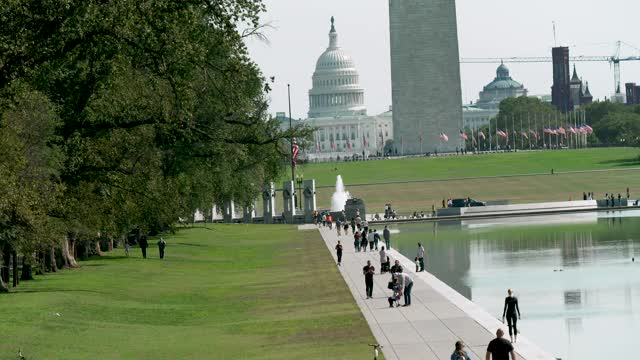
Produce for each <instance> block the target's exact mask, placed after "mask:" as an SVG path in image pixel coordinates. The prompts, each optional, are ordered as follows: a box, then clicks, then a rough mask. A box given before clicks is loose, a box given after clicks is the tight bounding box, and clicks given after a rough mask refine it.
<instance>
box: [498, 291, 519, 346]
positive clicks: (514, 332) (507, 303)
mask: <svg viewBox="0 0 640 360" xmlns="http://www.w3.org/2000/svg"><path fill="white" fill-rule="evenodd" d="M507 294H508V295H509V296H507V297H506V298H505V299H504V310H503V311H502V323H503V324H504V318H505V316H506V317H507V325H508V326H509V337H510V338H511V342H514V343H515V342H516V341H517V340H518V326H517V323H518V319H520V307H519V306H518V298H517V297H515V296H513V290H511V289H509V290H507ZM516 311H517V315H518V316H517V317H516Z"/></svg>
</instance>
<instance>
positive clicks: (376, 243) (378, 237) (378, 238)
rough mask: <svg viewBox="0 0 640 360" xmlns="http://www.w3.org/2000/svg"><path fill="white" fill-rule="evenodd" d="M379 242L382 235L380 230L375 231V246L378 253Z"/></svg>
mask: <svg viewBox="0 0 640 360" xmlns="http://www.w3.org/2000/svg"><path fill="white" fill-rule="evenodd" d="M378 242H380V234H379V233H378V230H376V229H373V244H374V245H375V248H376V251H378Z"/></svg>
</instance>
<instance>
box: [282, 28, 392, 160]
mask: <svg viewBox="0 0 640 360" xmlns="http://www.w3.org/2000/svg"><path fill="white" fill-rule="evenodd" d="M278 114H279V115H280V120H281V126H282V127H283V128H284V129H286V128H288V126H289V119H288V118H286V116H284V113H277V115H276V117H278ZM308 116H309V117H308V119H306V120H297V121H295V123H301V124H305V125H307V126H310V127H313V128H316V129H317V130H316V132H315V133H314V143H313V144H310V145H311V146H307V147H306V149H305V152H303V154H302V156H303V157H306V158H308V159H314V158H319V159H324V158H334V159H335V158H337V157H340V158H345V157H352V156H354V155H358V156H362V155H363V154H364V155H365V156H368V155H370V154H377V153H382V152H383V149H384V145H385V142H386V141H387V140H389V139H393V119H392V115H391V109H389V111H387V112H384V113H382V114H380V115H377V116H368V115H367V108H366V107H365V105H364V89H363V88H362V87H361V86H360V76H359V74H358V71H357V69H356V66H355V63H354V61H353V59H352V58H351V56H350V55H349V54H347V53H346V52H345V51H344V50H343V49H342V48H340V46H339V45H338V32H337V31H336V28H335V23H334V18H333V17H332V18H331V30H330V31H329V47H328V48H327V49H326V50H325V51H324V52H323V53H322V55H320V57H319V58H318V61H317V62H316V68H315V71H314V73H313V76H312V88H311V90H309V113H308Z"/></svg>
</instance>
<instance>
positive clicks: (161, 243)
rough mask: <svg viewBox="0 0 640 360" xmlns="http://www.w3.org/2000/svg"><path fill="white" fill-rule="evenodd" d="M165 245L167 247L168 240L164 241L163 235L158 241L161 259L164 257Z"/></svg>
mask: <svg viewBox="0 0 640 360" xmlns="http://www.w3.org/2000/svg"><path fill="white" fill-rule="evenodd" d="M165 247H167V242H166V241H164V239H163V238H162V236H161V237H160V240H159V241H158V251H160V259H164V248H165Z"/></svg>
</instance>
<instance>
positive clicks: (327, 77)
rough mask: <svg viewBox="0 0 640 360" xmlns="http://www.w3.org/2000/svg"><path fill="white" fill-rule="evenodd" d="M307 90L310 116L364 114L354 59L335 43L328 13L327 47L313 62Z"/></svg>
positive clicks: (334, 32)
mask: <svg viewBox="0 0 640 360" xmlns="http://www.w3.org/2000/svg"><path fill="white" fill-rule="evenodd" d="M312 84H313V87H312V88H311V90H309V118H317V117H325V116H341V115H346V116H350V115H366V114H367V109H366V107H365V105H364V89H363V88H362V87H361V86H360V76H359V75H358V70H356V66H355V64H354V62H353V59H352V58H351V56H349V54H347V53H346V52H345V51H344V50H342V48H340V46H338V32H337V31H336V28H335V23H334V18H333V17H331V31H330V32H329V47H328V48H327V50H325V51H324V52H323V53H322V55H320V57H319V58H318V61H317V62H316V69H315V72H314V73H313V77H312Z"/></svg>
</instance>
